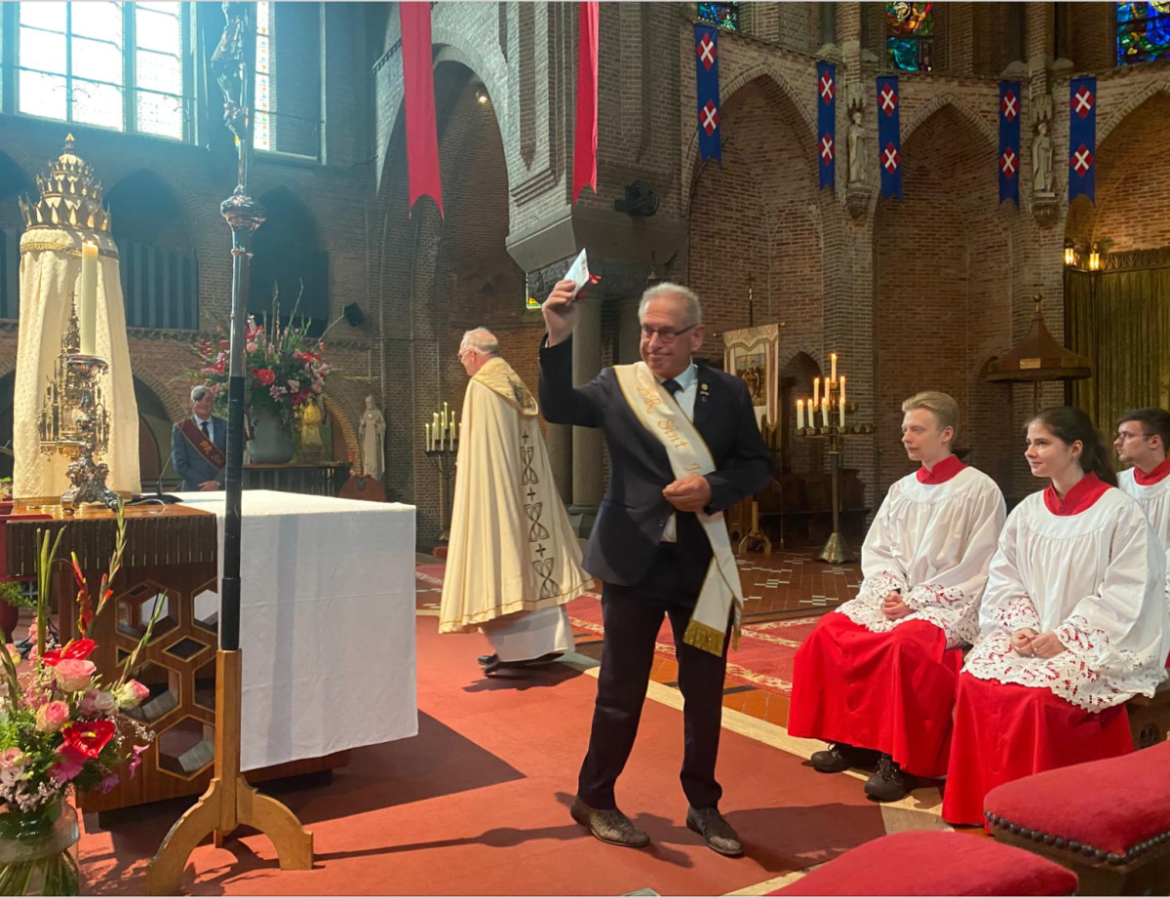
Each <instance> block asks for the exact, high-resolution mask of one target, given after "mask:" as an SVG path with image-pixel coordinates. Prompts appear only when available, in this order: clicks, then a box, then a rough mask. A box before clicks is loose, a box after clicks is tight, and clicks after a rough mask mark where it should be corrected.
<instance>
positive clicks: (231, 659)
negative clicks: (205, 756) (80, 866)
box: [146, 649, 313, 895]
mask: <svg viewBox="0 0 1170 898" xmlns="http://www.w3.org/2000/svg"><path fill="white" fill-rule="evenodd" d="M242 660H243V658H242V655H241V652H240V651H239V650H236V651H234V652H233V651H225V650H224V649H220V650H219V651H218V652H217V653H216V657H215V676H216V682H215V712H216V713H215V776H214V777H212V780H211V785H210V786H209V787H208V789H207V791H206V792H204V793H203V796H202V797H201V798H200V799H199V801H197V802H196V803H195V805H194V806H193V807H192V808H191V809H190V810H188V811H187V813H185V814H184V815H183V816H182V817H180V818H179V819H178V821H177V822H176V823H175V825H174V826H172V827H171V831H170V832H169V833H167V837H166V838H165V839H163V843H162V845H161V846H160V847H159V849H158V853H157V854H156V855H155V856H154V859H153V860H151V862H150V869H149V871H148V872H147V876H146V882H147V890H148V891H149V893H150V894H151V895H177V894H179V887H180V885H181V883H182V878H183V868H184V867H185V866H186V865H187V858H189V857H190V856H191V852H192V851H194V850H195V848H196V846H197V845H199V843H200V842H202V841H203V840H204V839H205V838H207V837H208V836H209V835H213V834H214V836H215V845H216V847H217V848H218V847H222V846H223V843H224V841H225V840H226V839H227V837H228V836H229V835H230V834H231V833H232V831H233V830H234V829H236V828H237V827H239V826H250V827H252V828H253V829H258V830H260V832H262V833H264V835H266V836H268V838H269V839H271V840H272V845H273V847H275V848H276V854H277V856H278V857H279V859H280V869H282V870H308V869H310V868H311V867H312V866H313V834H312V833H311V832H309V831H308V830H307V829H305V828H304V827H303V826H301V823H300V821H299V820H297V818H296V815H295V814H293V812H292V811H290V810H289V809H288V808H286V807H285V806H284V805H283V804H281V803H280V802H279V801H277V800H276V799H274V798H269V797H268V796H267V795H261V794H260V793H259V792H257V791H256V790H255V788H253V787H252V786H251V785H250V784H249V783H248V781H247V780H246V779H244V777H243V776H242V775H241V774H240V686H241V681H240V668H241V662H242Z"/></svg>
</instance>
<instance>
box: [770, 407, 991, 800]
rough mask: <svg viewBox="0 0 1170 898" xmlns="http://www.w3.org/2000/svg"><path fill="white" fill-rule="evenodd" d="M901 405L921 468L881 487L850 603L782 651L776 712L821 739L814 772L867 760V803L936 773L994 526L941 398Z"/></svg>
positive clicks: (977, 475) (910, 449)
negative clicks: (791, 652)
mask: <svg viewBox="0 0 1170 898" xmlns="http://www.w3.org/2000/svg"><path fill="white" fill-rule="evenodd" d="M902 411H903V412H904V413H905V418H904V419H903V421H902V444H903V446H905V448H906V453H907V455H909V457H910V458H911V459H913V460H914V461H918V462H921V465H922V466H921V467H920V468H919V469H918V470H917V471H916V472H915V473H913V474H910V475H907V476H906V477H903V478H902V479H901V480H899V481H898V482H897V483H895V484H894V485H893V486H892V487H890V491H889V493H888V494H887V495H886V499H885V501H884V502H883V503H882V507H881V509H880V510H879V511H878V514H877V517H876V518H875V519H874V522H873V526H872V527H870V530H869V533H868V534H867V535H866V538H865V543H864V545H863V546H862V549H861V570H862V573H863V575H864V577H865V579H864V580H863V581H862V583H861V588H860V590H859V591H858V594H857V598H855V599H852V600H850V601H848V602H846V603H845V604H844V605H842V606H841V607H840V608H838V609H837V610H836V611H835V612H832V613H830V614H826V615H825V616H824V617H822V618H821V620H820V623H818V624H817V627H816V629H815V630H814V631H813V633H812V636H810V637H809V639H808V640H806V641H805V643H804V645H802V646H801V647H800V650H799V651H798V652H797V653H796V664H795V669H794V671H793V677H792V681H793V682H792V705H791V709H790V711H789V717H788V731H789V732H790V733H791V734H792V735H794V736H811V737H814V738H817V739H823V740H825V741H827V742H829V743H830V746H829V748H828V750H827V751H819V752H816V753H815V754H814V755H813V756H812V764H813V767H815V768H816V769H817V770H819V771H821V772H822V773H837V772H840V771H843V770H845V769H846V768H849V767H869V768H873V769H874V773H873V775H872V776H871V777H870V778H869V779H868V780H867V781H866V783H865V792H866V794H868V795H870V796H871V797H873V798H875V799H877V800H879V801H897V800H898V799H900V798H902V797H903V796H905V795H906V794H907V793H908V792H909V791H910V790H911V789H913V788H914V785H915V777H919V776H921V777H940V776H942V775H943V774H945V773H946V769H947V757H948V752H949V750H950V741H951V712H952V710H953V707H954V700H955V683H956V680H957V678H958V675H959V669H960V668H961V667H962V664H963V658H962V650H961V649H960V648H959V646H961V645H963V644H965V643H970V642H973V641H974V639H975V637H976V636H977V635H978V628H977V623H976V621H977V618H976V614H977V609H978V604H979V597H980V595H981V594H982V593H983V587H984V584H985V583H986V581H987V566H988V564H989V563H990V562H991V556H992V554H993V553H994V552H995V543H996V539H997V538H998V537H999V532H1000V529H1001V528H1002V527H1003V521H1004V502H1003V495H1002V494H1001V493H1000V490H999V487H998V486H996V485H995V482H994V481H993V480H992V479H991V478H990V477H988V476H987V475H986V474H983V473H982V472H980V471H977V470H975V468H971V467H968V466H966V465H964V464H963V463H962V462H961V461H959V459H958V458H956V457H955V456H954V455H952V454H951V446H952V445H953V444H954V439H955V431H956V428H957V426H958V423H959V406H958V404H957V403H956V402H955V400H954V399H952V398H951V397H950V396H948V395H947V394H946V393H935V392H927V393H919V394H918V395H917V396H914V397H912V398H910V399H907V400H906V401H905V402H904V403H903V404H902Z"/></svg>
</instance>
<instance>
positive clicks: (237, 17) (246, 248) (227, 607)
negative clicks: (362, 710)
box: [212, 3, 266, 651]
mask: <svg viewBox="0 0 1170 898" xmlns="http://www.w3.org/2000/svg"><path fill="white" fill-rule="evenodd" d="M249 5H251V4H244V3H224V4H223V8H224V14H225V16H226V17H227V20H228V27H227V28H226V29H225V30H224V35H223V38H222V39H221V41H220V44H221V46H223V45H224V44H225V43H228V44H233V45H234V48H235V49H236V50H237V53H231V54H224V55H223V57H221V54H220V53H219V50H218V48H217V50H216V58H222V65H220V66H217V67H216V73H215V74H216V79H217V81H218V82H219V86H220V89H221V90H222V91H223V94H224V98H225V103H224V113H223V118H224V123H225V124H226V125H227V126H228V129H229V130H230V131H231V132H232V134H234V135H235V136H236V146H237V149H238V151H239V176H238V179H237V182H236V189H235V191H234V192H233V193H232V195H231V196H230V197H228V198H227V199H226V200H224V201H223V204H222V205H221V206H220V209H219V211H220V214H222V215H223V217H224V220H225V221H227V223H228V226H229V227H230V228H231V229H232V321H231V329H232V334H231V348H230V350H229V367H228V417H227V422H228V426H227V453H226V455H227V466H226V474H225V478H224V481H225V484H224V485H225V488H226V492H227V504H226V509H225V516H224V522H223V578H222V580H221V586H220V614H219V647H220V648H221V649H224V650H226V651H235V650H237V649H238V648H239V647H240V529H241V524H242V520H241V511H240V493H241V490H242V489H243V466H244V377H245V374H246V372H245V371H244V343H245V337H244V335H245V329H246V326H247V319H248V274H249V268H250V267H251V261H252V237H253V236H254V235H255V233H256V229H257V228H258V227H260V225H262V224H264V218H265V215H266V213H265V211H264V207H263V206H262V205H261V204H260V203H258V202H256V200H254V199H252V198H251V197H250V196H248V172H249V168H250V167H251V162H252V120H251V115H252V111H251V109H250V107H249V105H248V103H249V99H250V98H249V96H248V89H249V87H250V85H249V81H248V77H247V73H249V72H251V71H253V70H254V66H253V63H254V61H255V55H256V45H255V42H254V41H253V40H244V39H243V36H244V33H247V32H246V25H245V23H246V17H245V14H244V7H246V6H249ZM236 29H239V31H240V32H242V33H234V32H235V30H236ZM241 46H242V49H243V58H242V59H241V58H240V56H239V55H238V50H239V48H241ZM216 58H213V62H212V64H213V66H214V65H215V63H216Z"/></svg>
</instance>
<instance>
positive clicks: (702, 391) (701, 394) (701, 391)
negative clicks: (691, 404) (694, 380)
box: [699, 383, 710, 402]
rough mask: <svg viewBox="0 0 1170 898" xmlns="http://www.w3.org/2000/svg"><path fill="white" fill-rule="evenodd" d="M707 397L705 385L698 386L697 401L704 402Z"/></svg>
mask: <svg viewBox="0 0 1170 898" xmlns="http://www.w3.org/2000/svg"><path fill="white" fill-rule="evenodd" d="M709 395H710V393H709V392H708V390H707V385H706V384H705V383H701V384H699V399H700V400H701V401H703V402H706V401H707V397H708V396H709Z"/></svg>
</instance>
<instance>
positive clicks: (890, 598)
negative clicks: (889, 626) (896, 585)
mask: <svg viewBox="0 0 1170 898" xmlns="http://www.w3.org/2000/svg"><path fill="white" fill-rule="evenodd" d="M912 613H913V612H911V610H910V606H909V605H907V604H906V603H905V602H904V601H903V600H902V594H901V593H900V592H897V591H896V590H895V591H893V592H889V593H887V594H886V597H885V598H884V599H882V614H884V615H885V616H886V618H887V619H888V620H901V619H902V618H904V617H906V616H907V615H908V614H912Z"/></svg>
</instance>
